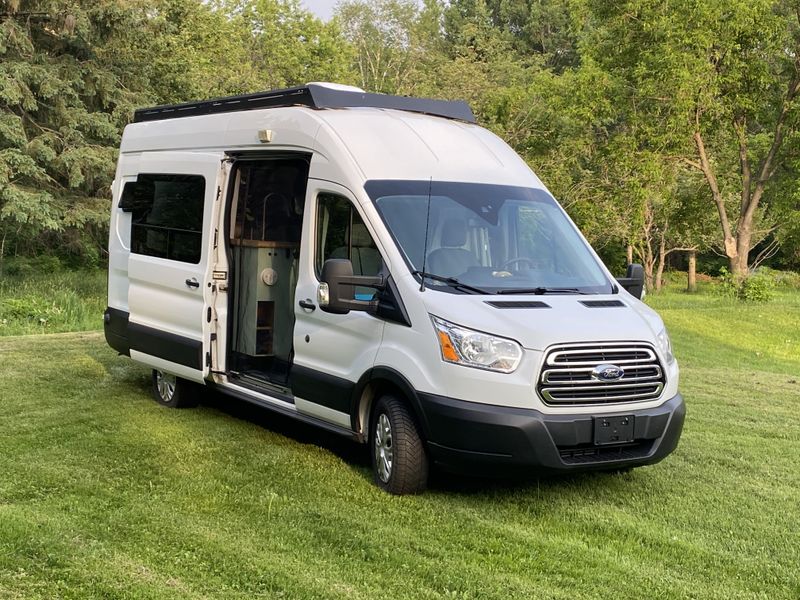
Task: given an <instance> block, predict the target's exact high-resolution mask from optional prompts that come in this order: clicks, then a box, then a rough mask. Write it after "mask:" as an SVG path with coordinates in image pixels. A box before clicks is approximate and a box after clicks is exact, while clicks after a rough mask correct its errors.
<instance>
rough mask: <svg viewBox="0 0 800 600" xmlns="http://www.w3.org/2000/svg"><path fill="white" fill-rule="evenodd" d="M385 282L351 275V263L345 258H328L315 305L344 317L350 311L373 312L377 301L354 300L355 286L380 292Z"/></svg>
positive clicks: (378, 278)
mask: <svg viewBox="0 0 800 600" xmlns="http://www.w3.org/2000/svg"><path fill="white" fill-rule="evenodd" d="M385 285H386V282H385V281H384V278H383V277H381V276H378V277H369V276H367V275H353V263H352V262H350V260H349V259H347V258H329V259H328V260H326V261H325V264H323V265H322V274H321V275H320V284H319V289H318V291H317V304H319V307H320V308H321V309H322V310H324V311H325V312H329V313H333V314H337V315H346V314H347V313H349V312H350V311H351V310H363V311H366V312H375V311H376V310H377V309H378V301H377V300H356V299H355V291H356V286H361V287H371V288H375V289H376V290H382V289H383V288H384V286H385Z"/></svg>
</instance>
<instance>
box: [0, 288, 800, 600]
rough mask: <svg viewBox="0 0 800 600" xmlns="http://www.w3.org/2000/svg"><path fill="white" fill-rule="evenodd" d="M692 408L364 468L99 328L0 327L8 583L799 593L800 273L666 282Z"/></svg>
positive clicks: (204, 594)
mask: <svg viewBox="0 0 800 600" xmlns="http://www.w3.org/2000/svg"><path fill="white" fill-rule="evenodd" d="M649 301H650V303H651V304H652V305H653V306H654V307H656V308H657V309H658V310H659V311H660V312H661V313H662V315H663V316H664V318H665V320H666V322H667V325H668V327H669V329H670V332H671V334H672V336H673V343H674V346H675V351H676V354H677V356H678V358H679V360H680V361H681V367H682V385H681V388H682V391H683V393H684V395H685V397H686V399H687V405H688V417H687V422H686V428H685V431H684V436H683V439H682V441H681V444H680V446H679V447H678V450H677V451H676V452H675V454H673V455H672V456H670V457H669V458H667V459H666V460H665V461H664V462H662V463H660V464H658V465H654V466H651V467H644V468H641V469H636V470H634V471H632V472H630V473H627V474H617V475H598V474H594V475H592V474H590V475H581V476H573V477H568V478H560V479H542V480H538V481H537V480H535V479H533V480H530V481H527V482H521V483H520V482H517V483H512V482H487V481H485V480H477V481H463V480H459V479H457V478H452V477H451V478H440V479H439V480H437V481H436V482H434V485H433V489H432V490H431V491H429V492H428V493H426V494H425V495H422V496H418V497H401V498H397V497H391V496H388V495H386V494H384V493H382V492H380V491H379V490H378V489H377V488H376V487H375V486H374V485H372V483H371V482H370V474H369V468H368V465H367V462H366V458H365V453H364V451H363V448H362V447H360V446H356V445H354V444H351V443H350V442H347V441H345V440H342V439H339V438H336V437H332V436H330V435H327V434H324V433H321V432H319V431H317V430H315V429H312V428H309V427H305V426H303V425H300V424H296V423H294V422H292V421H289V420H287V419H284V418H279V417H276V416H274V415H272V414H270V413H267V412H264V411H260V410H256V409H251V408H249V407H247V406H245V405H242V404H240V403H238V402H235V401H232V400H227V399H225V398H219V397H213V398H211V399H209V400H208V401H207V402H205V403H204V404H203V405H202V406H201V407H200V408H199V409H195V410H186V411H177V410H170V409H165V408H161V407H159V406H157V405H156V404H155V403H154V402H153V401H152V400H150V399H149V397H148V373H147V371H146V370H145V369H143V368H141V367H139V366H137V365H135V364H134V363H133V362H131V361H130V360H129V359H127V358H124V357H117V356H115V355H114V353H113V352H112V351H111V350H110V349H108V348H107V347H106V346H105V344H104V341H103V339H102V335H101V334H99V333H71V334H59V335H47V336H25V337H6V338H3V339H0V598H3V599H6V598H26V599H27V598H226V599H228V598H234V599H236V598H248V599H249V598H348V599H349V598H498V599H500V598H502V599H507V598H564V599H572V598H598V599H601V598H602V599H605V598H721V599H722V598H724V599H729V598H765V599H766V598H770V599H772V598H795V599H796V598H798V597H800V559H799V558H798V557H800V491H799V490H800V459H798V456H800V419H798V413H799V412H800V350H799V349H798V348H799V346H800V294H795V295H790V294H781V295H780V296H779V297H778V298H777V299H776V301H775V302H773V303H771V304H768V305H761V306H747V305H742V304H740V303H733V302H730V301H726V300H721V299H718V298H713V297H709V296H705V295H698V296H690V295H684V294H677V293H671V294H664V295H662V296H659V297H651V298H650V300H649Z"/></svg>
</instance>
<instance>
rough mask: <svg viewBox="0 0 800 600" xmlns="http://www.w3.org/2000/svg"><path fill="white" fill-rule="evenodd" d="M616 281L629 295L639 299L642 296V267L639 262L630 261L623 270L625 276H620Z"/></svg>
mask: <svg viewBox="0 0 800 600" xmlns="http://www.w3.org/2000/svg"><path fill="white" fill-rule="evenodd" d="M617 282H619V284H620V285H621V286H622V287H624V288H625V289H626V290H627V291H628V293H629V294H630V295H631V296H635V297H636V298H638V299H639V300H641V299H642V298H643V297H644V267H643V266H642V265H640V264H639V263H631V264H629V265H628V270H627V271H626V272H625V277H620V278H618V279H617Z"/></svg>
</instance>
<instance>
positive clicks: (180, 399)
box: [152, 369, 200, 408]
mask: <svg viewBox="0 0 800 600" xmlns="http://www.w3.org/2000/svg"><path fill="white" fill-rule="evenodd" d="M152 391H153V398H155V400H156V402H158V403H159V404H161V405H162V406H169V407H170V408H191V407H193V406H197V404H198V402H199V401H200V394H199V393H198V392H199V390H197V389H195V387H194V386H193V385H192V384H191V383H189V382H188V381H186V380H185V379H181V378H180V377H176V376H175V375H172V374H171V373H165V372H164V371H159V370H158V369H153V387H152Z"/></svg>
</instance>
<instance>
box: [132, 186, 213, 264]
mask: <svg viewBox="0 0 800 600" xmlns="http://www.w3.org/2000/svg"><path fill="white" fill-rule="evenodd" d="M205 189H206V181H205V178H204V177H203V176H201V175H155V174H141V175H139V177H138V178H137V180H136V181H130V182H128V183H126V184H125V188H124V189H123V190H122V197H121V198H120V202H119V207H120V208H121V209H122V210H124V211H126V212H130V213H131V252H133V253H135V254H144V255H147V256H157V257H159V258H167V259H169V260H176V261H180V262H186V263H194V264H197V263H199V262H200V255H201V245H202V239H203V205H204V204H205V202H204V199H205Z"/></svg>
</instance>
